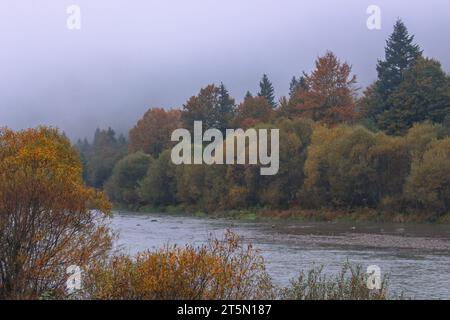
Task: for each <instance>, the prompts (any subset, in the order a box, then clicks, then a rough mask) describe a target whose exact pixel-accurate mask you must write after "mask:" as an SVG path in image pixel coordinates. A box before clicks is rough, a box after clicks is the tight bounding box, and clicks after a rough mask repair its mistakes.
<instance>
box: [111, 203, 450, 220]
mask: <svg viewBox="0 0 450 320" xmlns="http://www.w3.org/2000/svg"><path fill="white" fill-rule="evenodd" d="M114 209H115V210H132V211H135V212H140V213H166V214H170V215H181V216H194V217H207V218H222V219H231V220H239V221H272V220H295V221H312V222H376V223H436V224H450V213H448V214H446V215H441V216H436V215H435V214H423V213H420V214H418V213H408V214H405V213H394V212H382V211H379V210H375V209H369V208H366V209H357V210H331V209H322V210H313V209H310V210H306V209H295V208H293V209H288V210H269V209H261V208H255V209H246V210H228V211H217V212H213V213H207V212H204V211H199V210H192V209H189V208H184V207H182V206H165V207H140V208H126V207H123V206H120V205H114Z"/></svg>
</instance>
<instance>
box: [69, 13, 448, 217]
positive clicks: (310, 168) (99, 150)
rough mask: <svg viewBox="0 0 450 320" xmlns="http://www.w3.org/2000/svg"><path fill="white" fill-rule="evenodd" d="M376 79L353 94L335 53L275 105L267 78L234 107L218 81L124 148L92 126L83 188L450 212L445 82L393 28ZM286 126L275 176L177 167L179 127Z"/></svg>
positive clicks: (166, 201)
mask: <svg viewBox="0 0 450 320" xmlns="http://www.w3.org/2000/svg"><path fill="white" fill-rule="evenodd" d="M377 74H378V77H377V80H376V81H375V82H374V83H373V84H372V85H370V86H369V87H368V88H366V89H365V91H364V92H363V94H362V96H359V95H358V87H357V78H356V76H355V75H354V74H353V73H352V67H351V65H350V64H348V63H347V62H344V61H341V60H340V59H339V58H338V57H336V55H335V54H334V53H332V52H331V51H329V52H326V53H325V55H324V56H321V57H319V58H317V60H316V63H315V68H314V70H313V71H311V72H310V73H305V72H303V73H302V74H301V75H299V76H294V77H293V78H292V80H291V83H290V90H289V96H287V97H282V98H280V99H279V100H278V101H276V98H275V92H274V87H273V85H272V83H271V81H270V80H269V77H268V76H267V75H263V77H262V79H261V82H260V90H259V92H258V93H257V94H256V95H253V94H252V93H250V92H247V94H246V95H245V98H244V99H243V101H242V102H241V103H239V104H237V103H236V101H235V99H234V98H232V97H231V95H230V93H229V92H228V90H227V88H226V87H225V85H224V84H223V83H221V84H219V85H215V84H211V85H208V86H206V87H205V88H202V89H201V90H200V92H199V93H198V94H197V95H195V96H192V97H191V98H189V99H188V101H187V102H186V103H185V104H184V105H183V107H182V108H181V109H170V110H167V109H162V108H152V109H149V110H148V111H147V112H146V113H145V114H144V116H143V117H142V118H141V119H140V120H139V121H138V123H137V124H136V125H135V126H134V127H133V128H132V129H131V130H130V132H129V137H128V141H126V140H125V138H124V137H116V135H115V133H114V131H113V130H111V129H108V130H97V132H96V134H95V137H94V141H93V143H92V144H91V143H89V142H87V141H86V140H85V141H79V142H78V143H77V148H78V149H79V151H80V153H81V156H82V160H83V163H84V178H85V181H86V182H87V183H88V184H89V185H91V186H94V187H97V188H104V189H105V190H106V192H107V194H108V196H109V197H110V199H111V200H112V201H114V202H115V203H117V204H121V205H126V206H129V207H133V208H136V207H140V206H152V207H167V206H173V205H177V206H182V207H183V208H185V209H192V210H202V211H207V212H213V211H218V210H232V209H247V208H271V209H288V208H308V209H320V208H330V209H356V208H376V209H380V210H387V211H396V212H401V213H408V212H419V213H420V212H427V213H430V212H432V213H434V214H436V215H442V214H445V213H448V212H449V210H450V148H449V147H450V138H449V137H448V134H449V128H450V77H449V75H447V74H446V72H445V71H444V70H443V69H442V67H441V64H440V63H439V62H438V61H436V60H434V59H431V58H427V57H425V56H424V55H423V51H422V49H421V48H420V47H419V45H417V44H416V43H415V42H414V36H412V35H410V34H409V32H408V30H407V28H406V27H405V25H404V24H403V22H402V21H400V20H399V21H397V22H396V24H395V26H394V31H393V33H392V34H391V36H390V37H389V39H388V40H387V42H386V47H385V57H384V59H382V60H380V61H378V64H377ZM194 120H195V121H202V122H203V127H204V130H207V129H209V128H217V129H219V130H221V131H222V132H224V131H225V129H227V128H244V129H245V128H278V129H280V171H279V173H278V174H277V175H275V176H273V177H262V176H260V175H259V167H258V166H249V165H239V166H237V165H236V166H234V165H230V166H221V165H214V166H208V165H184V166H175V165H173V164H172V163H171V161H170V149H171V147H172V146H173V143H172V142H171V141H170V136H171V133H172V131H173V130H175V129H177V128H187V129H189V130H192V129H193V123H194Z"/></svg>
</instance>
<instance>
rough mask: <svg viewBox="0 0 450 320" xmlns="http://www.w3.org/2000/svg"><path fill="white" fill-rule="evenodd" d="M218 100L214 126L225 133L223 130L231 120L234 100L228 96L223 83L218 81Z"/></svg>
mask: <svg viewBox="0 0 450 320" xmlns="http://www.w3.org/2000/svg"><path fill="white" fill-rule="evenodd" d="M218 100H219V101H218V106H217V116H216V119H217V124H216V128H217V129H219V130H220V131H222V132H223V133H225V130H226V129H227V128H229V127H230V124H231V121H232V120H233V118H234V111H235V101H234V99H233V98H231V97H230V94H229V93H228V90H227V88H226V87H225V85H224V84H223V83H220V86H219V97H218Z"/></svg>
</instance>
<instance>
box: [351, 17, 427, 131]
mask: <svg viewBox="0 0 450 320" xmlns="http://www.w3.org/2000/svg"><path fill="white" fill-rule="evenodd" d="M421 56H422V50H421V49H420V47H419V46H418V45H417V44H415V43H414V36H413V35H410V34H409V32H408V29H407V28H406V26H405V24H404V23H403V22H402V21H401V20H397V22H396V24H395V25H394V31H393V33H392V34H391V35H390V37H389V39H388V40H387V41H386V47H385V59H384V60H379V61H378V65H377V72H378V79H377V81H376V82H375V83H374V84H373V85H372V86H370V87H369V88H368V89H367V90H366V92H365V94H364V97H363V98H362V99H361V101H360V102H361V103H360V109H361V111H362V112H363V114H364V115H365V117H366V118H367V119H368V120H369V121H370V122H372V123H374V124H375V125H376V126H379V123H378V118H379V117H380V115H381V114H382V113H383V112H385V111H387V110H389V109H391V108H392V105H391V104H390V103H389V97H390V96H391V94H392V93H393V92H395V90H396V89H397V88H398V87H399V86H400V84H401V82H402V81H403V78H404V73H405V71H406V70H408V69H409V68H410V67H411V66H412V65H414V63H415V62H416V61H417V59H418V58H419V57H421Z"/></svg>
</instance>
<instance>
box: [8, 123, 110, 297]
mask: <svg viewBox="0 0 450 320" xmlns="http://www.w3.org/2000/svg"><path fill="white" fill-rule="evenodd" d="M81 172H82V169H81V163H80V159H79V156H78V154H77V152H76V151H75V150H74V149H73V148H72V146H71V144H70V142H69V140H68V139H67V138H65V137H64V136H63V135H62V134H60V133H59V132H58V130H57V129H52V128H45V127H40V128H38V129H28V130H24V131H19V132H14V131H11V130H8V129H1V130H0V299H18V298H21V299H24V298H38V297H40V296H41V295H43V294H50V295H52V296H58V297H59V296H63V295H65V281H66V268H67V267H68V266H70V265H89V264H90V263H91V262H92V261H93V260H95V259H97V258H98V257H100V256H103V255H105V254H106V253H107V251H108V250H109V248H110V246H111V239H110V234H109V232H108V228H107V226H106V225H105V224H104V220H103V219H104V217H105V214H107V213H108V212H109V210H110V206H109V203H108V202H107V200H106V199H105V197H104V196H103V194H102V193H99V192H97V191H95V190H94V189H90V188H86V187H85V186H84V184H83V181H82V177H81ZM93 209H96V210H95V211H94V210H93Z"/></svg>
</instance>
